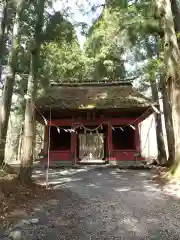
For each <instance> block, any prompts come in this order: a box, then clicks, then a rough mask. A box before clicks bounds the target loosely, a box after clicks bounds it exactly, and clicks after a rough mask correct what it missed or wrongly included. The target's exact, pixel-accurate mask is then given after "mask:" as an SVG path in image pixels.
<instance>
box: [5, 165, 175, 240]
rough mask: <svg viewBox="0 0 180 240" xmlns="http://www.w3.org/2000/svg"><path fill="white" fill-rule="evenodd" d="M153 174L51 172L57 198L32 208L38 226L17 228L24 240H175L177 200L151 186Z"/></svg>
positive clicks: (98, 170) (104, 170)
mask: <svg viewBox="0 0 180 240" xmlns="http://www.w3.org/2000/svg"><path fill="white" fill-rule="evenodd" d="M37 174H38V175H39V176H40V173H39V172H37ZM152 174H153V173H152V172H150V171H147V170H143V171H142V170H118V169H110V168H99V167H94V168H93V167H84V168H82V169H70V170H57V169H56V170H51V171H50V183H51V184H53V186H54V188H55V189H56V190H57V197H56V198H53V199H52V200H50V201H48V202H46V204H41V203H40V204H39V207H38V208H37V209H35V211H34V213H33V217H34V218H35V219H38V223H36V224H22V226H18V227H17V229H20V231H21V234H22V239H26V240H38V239H43V240H56V239H60V240H61V239H62V240H76V239H77V240H96V239H97V240H102V239H104V240H105V239H107V240H108V239H119V240H120V239H123V240H124V239H125V240H126V239H127V240H129V239H154V240H155V239H157V240H161V239H162V240H166V239H168V240H171V239H172V240H176V239H177V240H178V239H180V201H178V200H175V199H173V198H172V197H171V196H168V195H166V194H165V193H164V192H163V190H162V189H161V188H160V187H159V186H158V185H157V184H155V183H154V182H153V181H151V180H150V179H151V177H152ZM4 239H5V238H4Z"/></svg>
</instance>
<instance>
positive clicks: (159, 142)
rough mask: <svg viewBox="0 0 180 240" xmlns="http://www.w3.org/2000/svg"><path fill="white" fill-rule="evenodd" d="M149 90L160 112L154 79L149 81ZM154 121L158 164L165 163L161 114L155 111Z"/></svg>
mask: <svg viewBox="0 0 180 240" xmlns="http://www.w3.org/2000/svg"><path fill="white" fill-rule="evenodd" d="M151 92H152V98H153V101H154V102H156V103H157V105H156V108H157V109H158V110H159V112H160V105H159V96H158V89H157V83H156V80H155V79H154V81H151ZM155 122H156V137H157V146H158V160H159V164H160V165H165V164H166V163H167V155H166V148H165V143H164V135H163V127H162V119H161V114H159V113H155Z"/></svg>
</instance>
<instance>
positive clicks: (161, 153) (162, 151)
mask: <svg viewBox="0 0 180 240" xmlns="http://www.w3.org/2000/svg"><path fill="white" fill-rule="evenodd" d="M145 41H146V49H147V55H148V57H149V62H151V61H152V59H153V51H152V47H151V40H150V39H149V37H146V38H145ZM155 44H156V45H157V39H156V38H155ZM156 55H158V49H156ZM149 77H150V86H151V93H152V98H153V101H154V102H156V104H157V105H156V108H157V109H158V110H159V112H160V103H159V94H158V88H157V80H156V74H155V71H149ZM155 123H156V139H157V147H158V162H159V164H160V165H164V164H166V163H167V155H166V148H165V142H164V136H163V127H162V118H161V114H159V113H155Z"/></svg>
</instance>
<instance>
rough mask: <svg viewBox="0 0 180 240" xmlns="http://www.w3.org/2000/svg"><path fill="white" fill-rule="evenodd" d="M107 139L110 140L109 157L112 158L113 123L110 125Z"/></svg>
mask: <svg viewBox="0 0 180 240" xmlns="http://www.w3.org/2000/svg"><path fill="white" fill-rule="evenodd" d="M107 141H108V157H109V159H111V158H112V157H113V153H112V150H113V146H112V128H111V125H110V124H109V125H108V136H107Z"/></svg>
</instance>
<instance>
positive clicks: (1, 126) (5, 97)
mask: <svg viewBox="0 0 180 240" xmlns="http://www.w3.org/2000/svg"><path fill="white" fill-rule="evenodd" d="M25 3H26V0H21V1H19V2H18V6H17V10H16V15H15V18H14V23H13V36H12V46H11V51H10V55H9V62H8V68H9V69H8V76H7V77H6V79H5V82H4V87H3V94H2V99H1V104H0V163H2V162H3V161H4V154H5V145H6V136H7V128H8V121H9V115H10V109H11V102H12V94H13V87H14V82H15V74H16V62H17V54H18V48H19V40H20V35H19V28H20V18H21V14H22V11H23V9H24V5H25Z"/></svg>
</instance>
